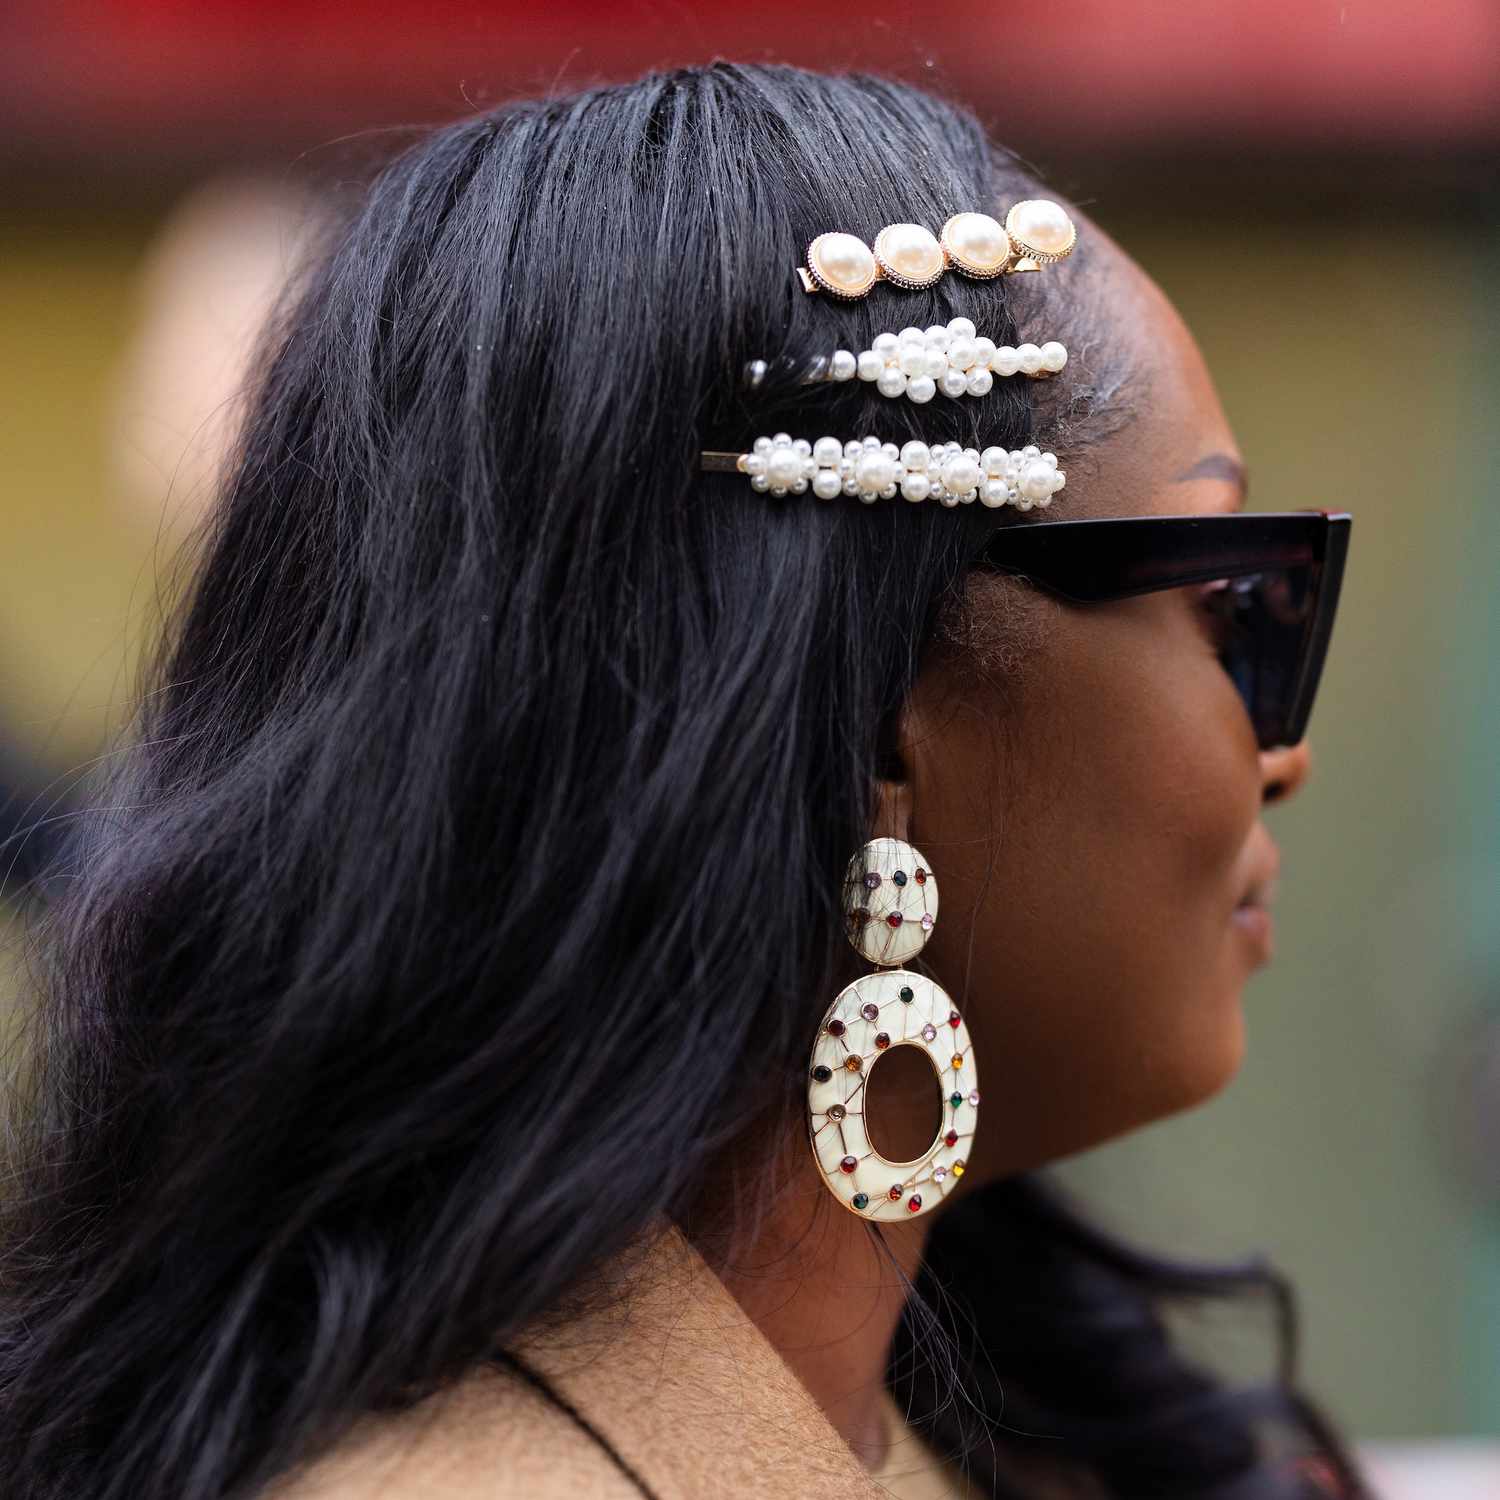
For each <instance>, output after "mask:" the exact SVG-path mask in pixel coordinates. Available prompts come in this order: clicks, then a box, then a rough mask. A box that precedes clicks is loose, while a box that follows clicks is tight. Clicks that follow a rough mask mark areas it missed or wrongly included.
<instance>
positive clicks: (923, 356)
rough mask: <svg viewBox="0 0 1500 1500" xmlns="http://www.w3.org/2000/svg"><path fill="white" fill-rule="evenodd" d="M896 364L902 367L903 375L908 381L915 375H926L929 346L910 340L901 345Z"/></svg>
mask: <svg viewBox="0 0 1500 1500" xmlns="http://www.w3.org/2000/svg"><path fill="white" fill-rule="evenodd" d="M896 362H897V363H898V364H899V365H900V366H901V373H902V374H903V375H905V376H906V377H907V379H908V380H909V379H910V378H911V377H912V376H913V375H925V374H926V373H927V345H926V344H918V343H913V342H911V341H909V340H908V341H907V342H906V343H903V344H902V345H901V349H900V352H899V354H898V355H897V359H896Z"/></svg>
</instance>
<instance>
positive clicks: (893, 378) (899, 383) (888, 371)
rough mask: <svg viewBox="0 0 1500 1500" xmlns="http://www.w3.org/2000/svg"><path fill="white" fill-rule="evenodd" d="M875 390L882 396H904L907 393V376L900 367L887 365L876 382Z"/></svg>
mask: <svg viewBox="0 0 1500 1500" xmlns="http://www.w3.org/2000/svg"><path fill="white" fill-rule="evenodd" d="M875 389H876V390H877V391H879V392H880V394H881V395H882V396H902V395H905V393H906V376H904V375H903V374H902V373H901V367H900V366H899V365H887V366H886V367H885V369H883V370H882V371H881V372H880V379H879V380H877V381H876V382H875Z"/></svg>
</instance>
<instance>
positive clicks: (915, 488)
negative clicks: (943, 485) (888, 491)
mask: <svg viewBox="0 0 1500 1500" xmlns="http://www.w3.org/2000/svg"><path fill="white" fill-rule="evenodd" d="M901 493H902V494H903V495H905V496H906V498H907V499H908V500H925V499H926V498H927V497H928V496H929V495H930V494H931V493H932V481H931V480H930V479H929V478H928V477H927V476H926V475H925V474H924V473H922V472H921V471H920V470H918V471H917V472H915V473H913V474H908V475H907V476H906V478H905V479H903V480H902V481H901Z"/></svg>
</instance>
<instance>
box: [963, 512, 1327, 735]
mask: <svg viewBox="0 0 1500 1500" xmlns="http://www.w3.org/2000/svg"><path fill="white" fill-rule="evenodd" d="M1352 523H1353V517H1352V516H1351V515H1350V514H1349V513H1348V512H1347V511H1327V510H1296V511H1281V512H1264V513H1254V514H1250V515H1244V514H1237V515H1222V516H1217V515H1216V516H1129V517H1108V518H1104V519H1101V520H1093V521H1043V522H1040V523H1036V524H1030V523H1027V524H1023V525H1018V526H1006V527H1002V528H1001V529H1000V530H998V531H995V532H993V533H992V534H991V535H990V537H989V538H988V539H987V540H986V542H985V544H984V546H983V548H982V550H981V551H980V552H979V554H978V556H977V557H976V558H975V559H974V566H976V567H981V568H988V569H992V570H994V571H996V572H1001V573H1013V574H1017V575H1020V576H1022V577H1025V578H1026V579H1028V580H1030V581H1031V582H1032V583H1034V584H1037V585H1038V586H1040V587H1041V588H1044V589H1046V590H1047V591H1048V592H1049V593H1052V594H1056V595H1058V596H1060V597H1061V598H1063V599H1066V600H1070V601H1072V602H1073V603H1076V604H1101V603H1104V602H1105V601H1107V600H1110V599H1128V598H1130V597H1131V596H1132V595H1134V594H1150V593H1155V592H1157V591H1158V590H1161V589H1175V588H1182V587H1185V586H1188V585H1192V584H1207V585H1210V587H1209V588H1207V589H1205V590H1204V595H1203V604H1204V608H1205V609H1206V610H1207V611H1208V612H1209V615H1210V617H1211V619H1212V621H1213V623H1214V627H1215V629H1216V631H1217V650H1218V655H1219V660H1220V662H1221V663H1222V664H1223V667H1224V670H1225V671H1226V672H1228V673H1229V676H1230V678H1231V679H1232V680H1233V682H1234V685H1235V687H1236V688H1238V690H1239V693H1240V697H1241V698H1243V699H1244V702H1245V707H1246V708H1247V709H1248V710H1249V713H1250V720H1251V723H1252V724H1253V725H1254V726H1255V734H1256V738H1257V740H1258V742H1259V744H1260V748H1261V749H1262V750H1271V749H1274V748H1276V747H1277V746H1280V745H1295V744H1297V743H1298V742H1299V741H1300V740H1301V739H1302V737H1303V736H1304V734H1305V733H1306V732H1307V720H1308V716H1309V715H1310V714H1311V713H1312V705H1313V698H1314V696H1315V695H1316V693H1317V690H1318V679H1319V677H1320V676H1321V675H1322V672H1323V662H1324V659H1325V658H1326V657H1327V655H1328V641H1329V638H1330V637H1331V636H1332V634H1333V616H1334V611H1335V610H1336V609H1337V607H1338V601H1339V586H1340V584H1341V583H1342V582H1343V577H1344V559H1345V557H1346V556H1347V554H1348V551H1349V530H1350V526H1351V525H1352Z"/></svg>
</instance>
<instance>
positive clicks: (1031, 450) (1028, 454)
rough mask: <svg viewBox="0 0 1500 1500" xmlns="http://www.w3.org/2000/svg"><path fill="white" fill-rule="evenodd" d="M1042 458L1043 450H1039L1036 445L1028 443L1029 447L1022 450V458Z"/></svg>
mask: <svg viewBox="0 0 1500 1500" xmlns="http://www.w3.org/2000/svg"><path fill="white" fill-rule="evenodd" d="M1041 456H1042V450H1041V449H1040V448H1038V447H1037V445H1036V444H1035V443H1027V445H1026V446H1025V447H1024V448H1022V449H1021V457H1022V458H1040V457H1041Z"/></svg>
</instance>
